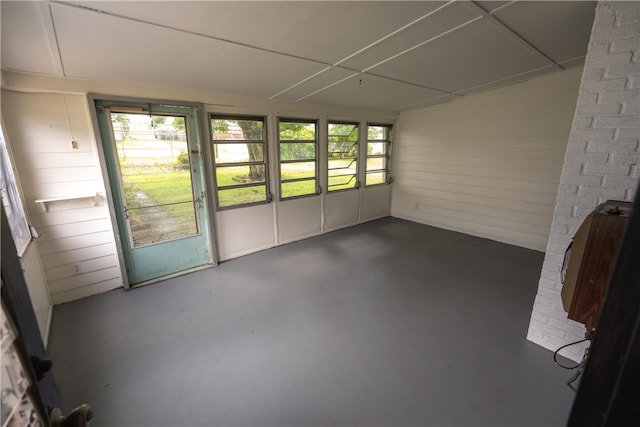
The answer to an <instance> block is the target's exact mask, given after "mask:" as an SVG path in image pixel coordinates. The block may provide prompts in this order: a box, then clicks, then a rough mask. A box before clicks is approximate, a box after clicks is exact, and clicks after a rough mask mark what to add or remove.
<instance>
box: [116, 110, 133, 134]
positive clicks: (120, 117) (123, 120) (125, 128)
mask: <svg viewBox="0 0 640 427" xmlns="http://www.w3.org/2000/svg"><path fill="white" fill-rule="evenodd" d="M113 121H114V122H118V123H120V125H121V126H122V136H123V138H126V137H128V136H129V130H130V127H129V123H130V121H129V117H127V116H126V114H116V115H115V116H114V117H113Z"/></svg>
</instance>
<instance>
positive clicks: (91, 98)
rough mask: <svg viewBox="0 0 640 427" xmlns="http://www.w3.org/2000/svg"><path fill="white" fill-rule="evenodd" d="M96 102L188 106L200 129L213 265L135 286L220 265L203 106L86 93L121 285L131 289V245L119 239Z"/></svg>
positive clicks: (181, 102)
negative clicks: (128, 249)
mask: <svg viewBox="0 0 640 427" xmlns="http://www.w3.org/2000/svg"><path fill="white" fill-rule="evenodd" d="M96 101H114V102H119V101H120V102H129V103H138V104H160V105H165V106H174V107H187V108H194V109H195V114H194V115H195V119H196V122H197V123H196V127H197V129H198V133H199V138H198V141H197V143H198V147H199V148H200V152H201V159H202V174H203V177H202V186H203V190H204V192H205V196H206V197H205V201H204V202H205V204H206V206H205V208H206V211H207V212H208V214H207V215H206V218H205V221H206V222H207V227H208V234H209V235H208V236H207V237H208V240H209V245H210V250H211V264H207V265H204V266H201V267H194V268H191V269H187V270H184V271H180V272H176V273H173V274H169V275H166V276H162V277H160V278H157V279H152V280H149V281H147V282H143V283H136V284H135V286H136V287H137V286H144V285H147V284H151V283H155V282H157V281H160V280H165V279H168V278H171V277H176V276H180V275H182V274H186V273H189V272H191V271H195V270H200V269H203V268H209V267H211V266H216V265H218V252H217V248H216V239H215V235H216V232H215V229H214V218H213V216H214V212H215V210H213V205H214V203H213V197H214V194H213V192H212V188H213V187H212V178H211V165H210V164H209V159H210V158H211V150H210V147H209V144H207V141H206V135H207V133H203V131H206V128H204V125H203V117H204V116H205V115H206V112H205V111H204V106H203V104H202V103H197V102H184V101H171V100H165V99H149V98H137V97H128V96H112V95H102V94H95V93H88V94H87V103H88V109H89V114H90V116H91V125H92V131H93V136H94V139H95V141H96V149H97V153H98V159H99V162H100V172H101V174H102V180H103V184H104V189H105V196H106V199H107V203H108V207H109V219H110V221H111V227H112V230H113V237H114V241H115V244H116V249H117V252H118V253H117V256H118V263H119V267H120V274H121V275H122V284H123V287H124V288H125V289H130V288H131V287H132V285H131V282H130V280H129V275H128V273H127V264H126V259H125V256H124V254H125V249H124V247H123V245H128V242H122V240H121V237H120V228H119V224H118V218H117V216H116V208H115V203H114V195H113V193H112V191H111V181H110V177H109V170H108V167H107V161H106V156H105V151H104V143H105V141H103V139H102V135H101V132H100V126H99V122H98V114H97V110H96Z"/></svg>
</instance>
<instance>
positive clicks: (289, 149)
mask: <svg viewBox="0 0 640 427" xmlns="http://www.w3.org/2000/svg"><path fill="white" fill-rule="evenodd" d="M279 131H280V141H281V144H280V158H281V159H282V160H300V159H314V158H315V157H316V144H315V140H316V136H315V127H308V124H307V123H297V122H281V123H280V129H279ZM282 141H291V142H290V143H287V142H284V143H282Z"/></svg>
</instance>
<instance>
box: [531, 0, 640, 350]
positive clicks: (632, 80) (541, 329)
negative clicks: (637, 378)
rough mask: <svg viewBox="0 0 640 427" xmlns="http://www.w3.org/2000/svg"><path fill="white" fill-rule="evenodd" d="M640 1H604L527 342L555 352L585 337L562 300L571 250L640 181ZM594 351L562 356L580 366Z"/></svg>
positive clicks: (595, 27) (630, 195) (599, 8)
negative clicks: (594, 215)
mask: <svg viewBox="0 0 640 427" xmlns="http://www.w3.org/2000/svg"><path fill="white" fill-rule="evenodd" d="M639 140H640V2H608V1H607V2H599V3H598V6H597V9H596V16H595V20H594V24H593V29H592V33H591V40H590V42H589V50H588V53H587V58H586V61H585V66H584V71H583V74H582V83H581V85H580V90H579V95H578V102H577V107H576V114H575V118H574V120H573V126H572V130H571V134H570V136H569V143H568V145H567V152H566V154H565V160H564V165H563V168H562V175H561V177H560V186H559V189H558V196H557V201H556V207H555V210H554V217H553V223H552V226H551V233H550V235H549V240H548V243H547V249H546V255H545V260H544V264H543V267H542V273H541V277H540V282H539V287H538V295H537V297H536V300H535V303H534V307H533V312H532V315H531V322H530V325H529V333H528V336H527V338H528V339H529V340H531V341H533V342H535V343H538V344H540V345H542V346H543V347H546V348H548V349H551V350H555V349H557V348H558V347H560V346H561V345H563V344H567V343H570V342H573V341H577V340H579V339H581V338H583V337H584V326H583V325H581V324H579V323H576V322H573V321H571V320H568V319H567V314H566V313H565V312H564V310H563V309H562V302H561V299H560V289H561V287H562V284H561V282H560V268H561V265H562V260H563V256H564V251H565V249H566V247H567V245H568V244H569V242H570V241H571V238H572V237H573V235H574V234H575V232H576V230H577V228H578V227H579V226H580V224H581V223H582V221H583V219H584V218H585V217H586V216H587V215H588V214H589V212H591V211H592V210H593V208H595V207H596V206H597V205H598V204H599V203H602V202H603V201H605V200H607V199H617V200H632V199H633V196H634V194H635V191H636V189H637V185H638V178H639V176H640V166H639V165H640V147H639V145H640V141H639ZM585 347H586V345H584V344H583V345H577V346H572V347H569V348H567V349H566V350H564V351H563V352H562V353H561V354H563V355H565V356H567V357H569V358H571V359H573V360H580V359H581V358H582V355H583V353H584V348H585Z"/></svg>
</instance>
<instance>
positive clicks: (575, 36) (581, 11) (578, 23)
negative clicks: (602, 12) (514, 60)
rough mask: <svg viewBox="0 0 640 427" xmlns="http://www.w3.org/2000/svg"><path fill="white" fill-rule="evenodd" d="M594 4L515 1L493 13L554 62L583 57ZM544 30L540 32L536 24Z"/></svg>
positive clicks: (586, 2) (594, 7)
mask: <svg viewBox="0 0 640 427" xmlns="http://www.w3.org/2000/svg"><path fill="white" fill-rule="evenodd" d="M595 10H596V2H591V1H553V2H516V3H514V4H513V5H511V6H509V7H506V8H504V9H501V10H499V11H498V12H496V14H495V16H496V18H498V19H500V21H502V22H503V23H504V24H506V25H507V26H508V27H510V28H511V29H513V30H514V31H516V32H517V33H518V34H520V35H521V36H522V37H524V38H525V39H527V40H528V41H529V42H530V43H531V44H533V45H534V46H535V47H536V48H538V49H540V50H541V51H543V52H545V53H546V54H547V55H548V56H549V57H551V59H553V60H554V61H556V62H562V61H566V60H569V59H573V58H576V57H579V56H585V55H586V54H587V45H586V43H585V42H584V41H585V40H589V35H590V34H591V26H592V25H593V17H594V15H595ZM542 22H543V23H544V31H540V23H542Z"/></svg>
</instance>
